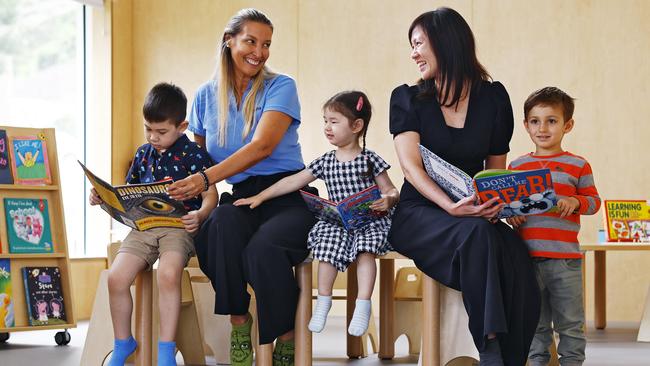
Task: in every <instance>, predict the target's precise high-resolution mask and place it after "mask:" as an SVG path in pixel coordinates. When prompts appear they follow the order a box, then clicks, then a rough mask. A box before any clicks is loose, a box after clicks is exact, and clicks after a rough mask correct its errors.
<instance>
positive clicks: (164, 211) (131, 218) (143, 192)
mask: <svg viewBox="0 0 650 366" xmlns="http://www.w3.org/2000/svg"><path fill="white" fill-rule="evenodd" d="M79 165H81V167H82V168H83V170H84V172H85V173H86V177H87V178H88V180H89V181H90V183H91V184H92V185H93V187H94V188H95V190H96V191H97V194H99V197H100V198H101V199H102V201H104V203H102V205H101V207H102V209H104V211H106V212H107V213H108V214H109V215H111V217H112V218H114V219H115V220H117V221H119V222H121V223H122V224H124V225H126V226H128V227H130V228H132V229H135V230H138V231H144V230H149V229H152V228H155V227H176V228H184V227H185V226H184V225H183V222H182V221H181V217H183V216H185V215H186V214H187V210H186V209H185V206H183V202H181V201H177V200H174V199H172V198H170V197H169V195H168V194H167V187H168V186H169V185H170V184H172V182H173V181H172V180H171V179H169V180H163V181H159V182H154V183H144V184H126V185H121V186H112V185H110V184H108V183H107V182H105V181H103V180H101V179H100V178H99V177H97V176H96V175H95V174H93V173H92V172H91V171H90V170H88V168H86V166H85V165H83V164H82V163H81V162H79Z"/></svg>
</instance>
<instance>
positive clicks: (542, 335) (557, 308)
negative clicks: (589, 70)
mask: <svg viewBox="0 0 650 366" xmlns="http://www.w3.org/2000/svg"><path fill="white" fill-rule="evenodd" d="M573 109H574V103H573V98H571V97H570V96H569V95H567V94H566V93H565V92H563V91H562V90H560V89H558V88H555V87H546V88H543V89H540V90H537V91H535V92H533V93H532V94H531V95H530V96H528V98H527V99H526V102H525V103H524V126H525V127H526V131H527V132H528V135H530V138H531V140H533V143H535V152H534V153H529V154H527V155H524V156H521V157H519V158H517V159H515V160H514V161H513V162H512V163H510V166H509V169H514V170H531V169H541V168H548V169H550V170H551V174H552V176H553V186H554V189H555V193H556V194H557V196H558V203H557V209H555V210H551V211H552V212H546V213H543V214H539V215H532V216H518V217H513V218H509V219H507V221H508V223H509V224H510V225H512V226H513V227H514V228H516V229H517V230H518V232H519V234H520V235H521V237H522V238H523V239H524V240H525V241H526V245H527V246H528V250H529V252H530V255H531V257H533V263H534V266H535V272H536V274H537V282H538V284H539V288H540V291H541V293H542V307H541V312H540V319H539V324H538V325H537V331H536V333H535V338H534V339H533V343H532V345H531V347H530V351H529V354H528V359H529V365H530V366H541V365H547V364H548V362H549V360H550V353H549V351H548V348H549V346H550V345H551V342H552V341H553V330H555V331H556V332H557V333H559V335H560V343H559V345H558V354H559V355H560V364H561V365H562V366H569V365H571V366H574V365H582V363H583V362H584V360H585V346H586V339H585V335H584V307H583V302H582V297H583V294H582V253H581V252H580V250H579V246H578V231H579V230H580V215H593V214H595V213H596V212H597V211H598V209H599V208H600V197H599V196H598V191H597V190H596V186H595V185H594V178H593V175H592V172H591V166H590V165H589V163H588V162H587V161H586V160H585V159H584V158H582V157H580V156H577V155H574V154H572V153H570V152H568V151H564V150H563V149H562V138H563V137H564V135H565V134H566V133H569V132H570V131H571V129H572V128H573V124H574V121H573ZM551 323H552V325H551Z"/></svg>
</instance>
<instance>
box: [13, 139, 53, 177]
mask: <svg viewBox="0 0 650 366" xmlns="http://www.w3.org/2000/svg"><path fill="white" fill-rule="evenodd" d="M9 153H10V155H11V163H12V167H13V177H14V182H15V183H17V184H51V183H52V176H51V174H50V163H49V161H48V156H47V143H46V142H45V136H44V135H41V136H16V137H10V138H9Z"/></svg>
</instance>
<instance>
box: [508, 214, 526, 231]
mask: <svg viewBox="0 0 650 366" xmlns="http://www.w3.org/2000/svg"><path fill="white" fill-rule="evenodd" d="M506 222H507V223H508V225H510V226H512V227H513V228H515V229H516V228H518V227H519V226H521V224H523V223H524V222H526V216H512V217H508V218H506Z"/></svg>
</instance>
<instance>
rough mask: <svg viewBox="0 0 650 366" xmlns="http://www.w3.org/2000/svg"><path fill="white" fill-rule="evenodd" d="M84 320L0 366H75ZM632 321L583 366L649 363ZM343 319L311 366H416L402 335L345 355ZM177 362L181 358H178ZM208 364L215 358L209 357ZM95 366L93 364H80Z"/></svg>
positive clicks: (15, 348) (33, 338)
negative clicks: (380, 348)
mask: <svg viewBox="0 0 650 366" xmlns="http://www.w3.org/2000/svg"><path fill="white" fill-rule="evenodd" d="M87 326H88V323H87V322H81V323H80V324H79V327H78V328H75V329H71V330H70V334H71V336H72V341H71V342H70V344H69V345H68V346H64V347H57V346H56V344H55V343H54V334H55V333H56V331H47V330H46V331H31V332H17V333H12V334H11V337H10V339H9V341H8V342H7V343H5V344H0V366H41V365H48V366H71V365H78V364H79V360H80V358H81V352H82V349H83V344H84V341H85V334H86V328H87ZM637 326H638V324H634V323H610V324H609V326H608V328H607V329H606V330H604V331H596V330H593V328H590V331H589V333H588V335H587V336H588V340H589V342H588V344H587V361H586V362H585V366H619V365H620V366H649V365H650V343H638V342H636V329H635V327H637ZM344 332H345V328H344V319H343V318H342V317H332V318H331V319H329V321H328V324H327V328H326V330H325V331H324V332H323V333H321V334H316V335H315V336H314V340H313V341H314V366H325V365H328V366H336V365H355V366H368V365H395V366H397V365H417V358H416V357H412V356H408V355H407V343H406V341H405V339H404V338H403V337H402V338H400V339H399V340H398V341H397V343H396V350H395V354H396V357H395V359H394V360H393V361H381V360H379V359H378V358H377V355H376V354H374V355H370V356H369V357H367V358H364V359H360V360H348V359H347V358H346V357H345V337H344V334H345V333H344ZM178 361H179V365H180V364H182V358H181V356H179V358H178ZM207 364H208V365H214V364H215V363H214V361H213V360H210V359H208V361H207ZM83 366H96V365H83Z"/></svg>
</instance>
